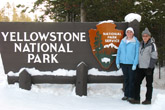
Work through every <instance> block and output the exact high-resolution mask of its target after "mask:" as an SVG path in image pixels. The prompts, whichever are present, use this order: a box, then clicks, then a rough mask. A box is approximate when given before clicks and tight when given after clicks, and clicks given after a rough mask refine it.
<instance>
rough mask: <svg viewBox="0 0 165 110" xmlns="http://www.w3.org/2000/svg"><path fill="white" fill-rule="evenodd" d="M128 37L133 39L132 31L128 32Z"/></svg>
mask: <svg viewBox="0 0 165 110" xmlns="http://www.w3.org/2000/svg"><path fill="white" fill-rule="evenodd" d="M126 35H127V38H128V39H132V38H133V35H134V34H133V32H132V31H130V30H128V31H127V33H126Z"/></svg>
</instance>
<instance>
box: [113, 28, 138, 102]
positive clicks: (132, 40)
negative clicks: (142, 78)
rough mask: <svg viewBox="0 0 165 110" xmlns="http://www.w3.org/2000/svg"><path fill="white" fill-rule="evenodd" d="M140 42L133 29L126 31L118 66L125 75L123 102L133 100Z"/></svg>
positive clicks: (117, 62)
mask: <svg viewBox="0 0 165 110" xmlns="http://www.w3.org/2000/svg"><path fill="white" fill-rule="evenodd" d="M138 56H139V41H138V40H137V38H136V37H135V36H134V30H133V28H132V27H129V28H127V29H126V36H125V37H124V38H123V39H122V40H121V43H120V45H119V48H118V51H117V57H116V65H117V68H118V69H119V68H120V67H121V69H122V72H123V74H124V97H123V98H122V100H128V101H130V100H133V98H134V79H135V70H136V66H137V64H138Z"/></svg>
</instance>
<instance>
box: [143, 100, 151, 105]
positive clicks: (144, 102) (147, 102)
mask: <svg viewBox="0 0 165 110" xmlns="http://www.w3.org/2000/svg"><path fill="white" fill-rule="evenodd" d="M142 104H144V105H147V104H151V101H150V100H145V101H143V102H142Z"/></svg>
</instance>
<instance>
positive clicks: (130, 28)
mask: <svg viewBox="0 0 165 110" xmlns="http://www.w3.org/2000/svg"><path fill="white" fill-rule="evenodd" d="M127 31H132V33H133V34H134V30H133V28H132V27H128V28H127V29H126V31H125V33H127Z"/></svg>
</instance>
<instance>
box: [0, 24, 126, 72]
mask: <svg viewBox="0 0 165 110" xmlns="http://www.w3.org/2000/svg"><path fill="white" fill-rule="evenodd" d="M96 24H97V23H37V22H33V23H32V22H31V23H26V22H23V23H21V22H20V23H19V22H0V52H1V56H2V61H3V65H4V69H5V73H8V72H9V71H13V72H18V71H19V70H20V69H21V68H36V69H38V70H40V71H54V70H57V69H67V70H76V68H77V65H78V64H79V63H80V62H84V63H86V65H87V66H88V68H89V69H91V68H97V69H98V70H101V71H102V70H104V69H103V68H102V67H101V66H100V65H99V63H98V62H97V60H96V59H95V58H94V56H93V53H92V51H91V46H90V41H89V30H90V29H91V28H93V29H94V28H96ZM115 24H116V26H117V27H116V29H119V30H125V29H126V28H127V27H128V23H115ZM101 30H102V29H101ZM102 31H103V30H102ZM102 33H103V32H101V31H100V32H99V34H98V36H99V35H100V34H102ZM105 36H107V35H105ZM107 40H108V39H107ZM109 43H110V42H109ZM109 43H107V44H109ZM105 44H106V43H105ZM115 45H116V46H118V45H117V44H115ZM107 49H108V48H107ZM112 70H116V65H115V64H112V66H111V67H110V68H109V69H108V70H106V71H112Z"/></svg>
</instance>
